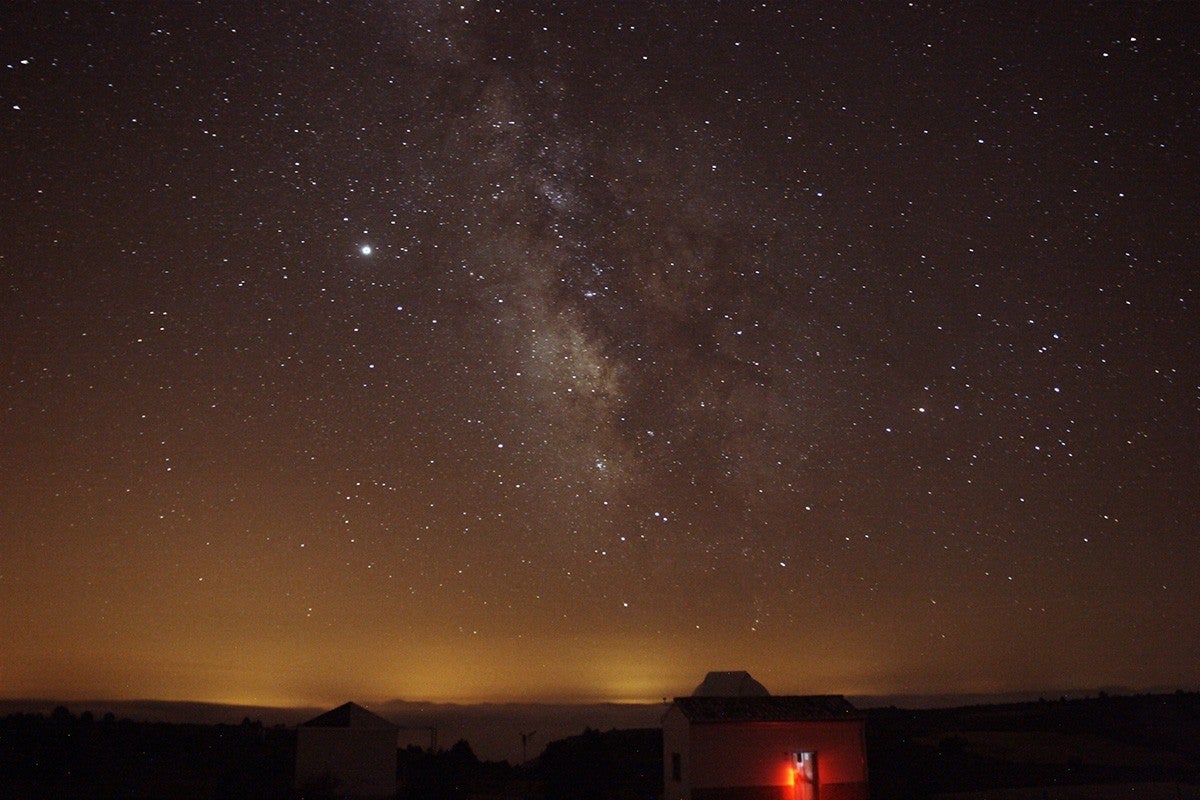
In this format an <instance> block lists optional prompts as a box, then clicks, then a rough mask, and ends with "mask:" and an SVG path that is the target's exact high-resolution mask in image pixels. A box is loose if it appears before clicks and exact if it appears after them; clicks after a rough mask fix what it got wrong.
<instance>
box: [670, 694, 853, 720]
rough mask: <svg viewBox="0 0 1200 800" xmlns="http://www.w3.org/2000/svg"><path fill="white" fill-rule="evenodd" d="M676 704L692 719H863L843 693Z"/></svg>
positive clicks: (706, 699)
mask: <svg viewBox="0 0 1200 800" xmlns="http://www.w3.org/2000/svg"><path fill="white" fill-rule="evenodd" d="M675 706H676V707H677V708H678V709H679V710H680V711H682V712H683V715H684V716H685V717H687V719H688V721H690V722H701V723H705V722H804V721H809V720H821V721H825V720H837V719H862V718H863V714H862V713H861V712H860V711H859V710H858V709H856V708H855V707H854V706H853V705H851V704H850V702H849V701H848V700H846V698H845V697H843V696H842V695H840V694H817V695H801V696H791V697H676V698H675Z"/></svg>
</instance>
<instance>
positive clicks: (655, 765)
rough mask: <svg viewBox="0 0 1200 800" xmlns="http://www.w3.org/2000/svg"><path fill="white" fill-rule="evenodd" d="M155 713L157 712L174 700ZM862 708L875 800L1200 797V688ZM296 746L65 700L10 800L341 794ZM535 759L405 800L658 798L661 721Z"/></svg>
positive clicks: (29, 747) (23, 745) (30, 728)
mask: <svg viewBox="0 0 1200 800" xmlns="http://www.w3.org/2000/svg"><path fill="white" fill-rule="evenodd" d="M149 707H151V708H156V709H157V710H158V711H159V712H162V711H163V710H165V709H166V708H167V707H169V704H163V705H158V704H152V705H151V706H149ZM183 707H184V708H188V707H189V706H183ZM190 707H191V710H192V712H193V713H200V712H204V713H212V712H213V711H214V709H215V708H217V707H215V706H207V705H203V704H193V705H191V706H190ZM514 707H519V706H514ZM488 713H493V714H494V713H497V712H495V710H494V709H493V710H491V711H489V712H488ZM564 713H565V712H564ZM866 714H867V728H866V730H867V745H868V757H869V763H870V797H871V798H878V799H879V800H892V799H893V798H896V799H897V800H898V799H899V798H920V797H934V796H939V795H956V794H962V795H965V796H969V797H975V798H980V799H981V800H982V799H983V798H1002V797H1003V798H1025V797H1028V798H1076V797H1110V796H1113V797H1117V796H1120V797H1162V798H1194V797H1200V693H1194V692H1182V691H1179V692H1173V693H1165V694H1141V695H1131V696H1111V695H1108V694H1106V693H1101V694H1100V695H1098V696H1095V695H1094V696H1092V697H1087V698H1076V699H1057V698H1056V699H1051V698H1046V699H1043V700H1041V701H1033V702H1024V703H1006V704H990V705H976V706H965V707H957V708H941V709H904V708H898V707H895V706H891V707H879V708H873V709H869V710H867V712H866ZM295 746H296V728H295V726H294V724H292V725H289V724H285V723H283V722H278V723H275V724H265V723H264V722H262V721H261V720H259V719H251V718H249V717H246V718H244V719H243V720H242V721H241V722H240V723H234V724H201V723H196V722H174V723H171V722H163V721H134V720H130V719H126V718H119V717H117V716H116V715H115V714H113V713H111V712H110V713H105V714H101V715H100V716H97V715H96V714H95V713H94V712H92V711H90V710H81V711H79V712H72V711H70V710H68V709H67V708H66V707H58V708H56V709H54V710H53V711H51V712H50V713H49V714H46V713H36V714H34V713H27V712H15V713H9V714H7V716H4V717H3V718H0V797H5V798H51V797H54V798H58V797H62V798H109V797H172V798H214V799H217V798H252V797H253V798H297V797H301V796H303V797H334V796H338V795H337V793H336V787H334V786H328V785H326V786H322V785H312V786H309V787H306V788H307V791H304V792H302V791H299V790H297V789H294V788H293V786H292V777H293V772H292V771H293V764H294V758H295ZM535 753H536V758H534V757H533V756H534V754H535ZM530 755H531V759H530V761H529V763H527V764H523V765H522V764H515V763H513V762H512V761H510V760H507V759H497V760H488V759H485V758H480V757H479V756H478V754H477V753H476V751H475V749H474V748H473V747H472V745H471V743H470V742H469V741H467V740H465V739H458V740H453V741H451V742H450V743H449V744H448V746H446V747H444V748H443V747H439V748H437V749H435V750H431V749H430V748H429V747H428V743H426V744H425V745H424V746H423V745H419V744H415V743H414V744H410V745H407V746H402V747H400V748H399V749H398V761H397V764H398V766H397V777H398V782H399V787H400V788H399V791H398V793H397V797H399V798H405V799H407V798H412V799H413V800H416V799H417V798H437V799H438V800H442V799H445V800H458V799H460V798H461V799H462V800H465V799H466V798H469V797H477V798H480V797H494V798H542V799H544V800H552V799H553V798H564V800H565V798H615V799H618V800H621V799H623V798H630V800H632V798H655V797H659V796H661V793H662V759H663V753H662V738H661V731H660V729H658V728H657V727H654V726H648V727H637V728H623V729H622V728H611V729H608V730H604V731H601V730H598V729H596V728H591V727H585V728H583V729H580V730H579V731H577V732H576V733H575V734H574V735H570V736H564V737H561V738H557V739H554V740H550V741H545V742H544V743H539V744H538V745H537V746H536V747H533V748H531V749H530Z"/></svg>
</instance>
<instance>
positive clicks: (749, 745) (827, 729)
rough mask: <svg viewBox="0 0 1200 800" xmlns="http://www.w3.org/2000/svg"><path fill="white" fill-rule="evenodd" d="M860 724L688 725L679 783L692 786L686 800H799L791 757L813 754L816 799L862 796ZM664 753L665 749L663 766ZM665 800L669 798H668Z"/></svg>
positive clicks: (864, 789)
mask: <svg viewBox="0 0 1200 800" xmlns="http://www.w3.org/2000/svg"><path fill="white" fill-rule="evenodd" d="M681 716H682V715H681ZM863 724H864V723H863V722H862V721H861V720H838V721H829V722H754V723H716V724H698V725H693V726H691V730H690V742H689V745H690V746H689V747H688V751H689V752H688V755H687V756H686V757H685V764H686V767H685V768H686V769H687V770H688V771H687V772H686V773H685V781H684V783H685V784H687V785H689V786H690V788H691V794H690V795H689V797H690V798H691V800H705V799H706V798H707V799H710V800H715V798H739V799H740V800H750V799H751V798H768V797H769V798H778V799H780V800H800V799H801V797H802V796H803V794H804V793H803V791H799V790H798V787H795V786H794V775H793V773H792V771H791V762H790V754H791V753H794V752H800V751H809V750H815V751H816V752H817V767H818V792H817V797H818V800H858V799H863V798H866V796H867V756H866V745H865V740H864V737H863ZM665 742H666V723H665V720H664V743H665ZM664 749H665V748H664ZM669 753H670V751H669V750H666V759H667V760H668V762H669V759H670V755H669ZM669 767H670V765H669V763H668V764H667V768H668V769H669ZM667 798H668V800H671V796H670V795H667Z"/></svg>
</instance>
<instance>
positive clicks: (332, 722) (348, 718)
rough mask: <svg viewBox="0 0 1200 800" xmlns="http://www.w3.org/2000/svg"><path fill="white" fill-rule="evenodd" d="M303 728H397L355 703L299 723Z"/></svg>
mask: <svg viewBox="0 0 1200 800" xmlns="http://www.w3.org/2000/svg"><path fill="white" fill-rule="evenodd" d="M300 724H301V727H305V728H357V729H359V730H362V729H364V728H368V729H369V728H375V729H379V730H387V729H389V728H390V729H393V730H395V729H397V726H396V725H395V724H394V723H392V722H389V721H387V720H386V719H384V718H383V717H381V716H379V715H378V714H374V713H372V712H370V711H367V710H366V709H365V708H363V707H362V706H360V705H358V704H357V703H345V704H343V705H340V706H338V707H337V708H335V709H333V710H332V711H326V712H325V713H324V714H321V715H320V716H318V717H313V718H312V719H310V720H309V721H308V722H302V723H300Z"/></svg>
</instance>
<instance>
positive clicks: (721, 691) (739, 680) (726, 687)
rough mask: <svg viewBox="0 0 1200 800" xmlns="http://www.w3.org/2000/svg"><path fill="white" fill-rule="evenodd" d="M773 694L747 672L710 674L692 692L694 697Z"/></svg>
mask: <svg viewBox="0 0 1200 800" xmlns="http://www.w3.org/2000/svg"><path fill="white" fill-rule="evenodd" d="M770 694H771V693H770V692H768V691H767V688H766V687H765V686H763V685H762V684H761V683H759V682H758V681H756V680H754V678H751V677H750V673H749V672H746V671H745V670H736V671H733V672H710V673H708V674H707V675H705V676H704V680H703V681H701V682H700V685H699V686H697V687H696V688H695V690H694V691H693V692H692V697H768V696H769V695H770Z"/></svg>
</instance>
